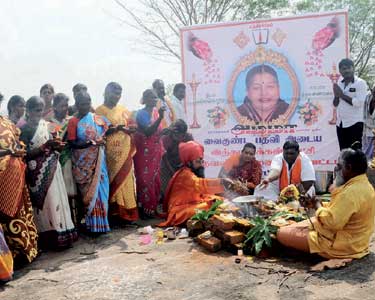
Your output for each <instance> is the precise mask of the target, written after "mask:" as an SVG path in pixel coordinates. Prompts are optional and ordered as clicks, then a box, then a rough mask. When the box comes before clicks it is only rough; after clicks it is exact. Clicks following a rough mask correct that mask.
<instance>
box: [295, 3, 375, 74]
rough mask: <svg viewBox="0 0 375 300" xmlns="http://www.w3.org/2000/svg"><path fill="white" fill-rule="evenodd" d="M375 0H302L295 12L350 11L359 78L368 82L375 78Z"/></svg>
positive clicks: (352, 41) (352, 40) (354, 56)
mask: <svg viewBox="0 0 375 300" xmlns="http://www.w3.org/2000/svg"><path fill="white" fill-rule="evenodd" d="M374 7H375V0H355V1H352V0H301V1H299V2H297V3H295V5H294V7H293V9H292V10H293V12H295V13H306V12H322V11H329V10H338V9H345V8H347V9H348V10H349V39H350V40H349V45H350V56H351V58H352V59H353V61H354V63H355V67H356V71H357V73H358V75H359V76H361V77H362V78H364V79H366V80H371V79H374V77H375V72H374V68H375V10H374Z"/></svg>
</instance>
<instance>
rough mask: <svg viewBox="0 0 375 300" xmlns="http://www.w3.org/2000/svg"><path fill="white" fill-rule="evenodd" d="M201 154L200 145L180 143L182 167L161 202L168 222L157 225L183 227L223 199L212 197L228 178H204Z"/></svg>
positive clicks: (192, 142) (201, 147)
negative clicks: (195, 216)
mask: <svg viewBox="0 0 375 300" xmlns="http://www.w3.org/2000/svg"><path fill="white" fill-rule="evenodd" d="M203 152H204V148H203V146H202V145H200V144H199V143H197V142H195V141H190V142H187V143H180V145H179V155H180V159H181V162H182V163H183V165H184V166H183V167H182V168H181V169H180V170H179V171H177V172H176V173H175V175H174V176H173V177H172V179H171V180H170V182H169V184H168V188H167V191H166V195H165V200H164V201H165V202H164V206H165V208H167V209H168V219H167V221H165V222H163V223H161V224H159V226H175V225H180V224H183V223H185V222H186V221H187V220H188V219H190V218H191V217H192V216H193V215H194V214H195V210H196V209H202V210H207V209H209V208H210V207H211V204H212V202H213V201H214V200H217V199H222V198H221V197H219V196H216V195H215V194H220V193H223V192H224V186H223V183H224V182H226V181H227V179H225V178H222V179H206V178H204V167H203V159H202V158H203Z"/></svg>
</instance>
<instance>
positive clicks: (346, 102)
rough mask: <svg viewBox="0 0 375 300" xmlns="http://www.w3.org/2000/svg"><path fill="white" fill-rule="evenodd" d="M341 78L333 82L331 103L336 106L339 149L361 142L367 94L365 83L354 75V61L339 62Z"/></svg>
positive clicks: (344, 60) (346, 59) (345, 59)
mask: <svg viewBox="0 0 375 300" xmlns="http://www.w3.org/2000/svg"><path fill="white" fill-rule="evenodd" d="M339 71H340V74H341V76H342V77H343V79H342V80H341V81H339V82H338V83H334V84H333V94H334V96H335V97H334V99H333V105H334V106H335V107H336V108H337V121H336V132H337V138H338V140H339V146H340V150H342V149H345V148H350V146H351V145H352V144H353V143H354V142H356V141H358V142H360V143H361V142H362V134H363V109H364V104H365V100H366V95H367V90H368V88H367V83H366V82H365V81H364V80H363V79H361V78H359V77H356V76H354V63H353V61H352V60H350V59H348V58H344V59H342V60H341V61H340V63H339Z"/></svg>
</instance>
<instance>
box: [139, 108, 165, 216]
mask: <svg viewBox="0 0 375 300" xmlns="http://www.w3.org/2000/svg"><path fill="white" fill-rule="evenodd" d="M158 117H159V114H158V112H157V110H156V109H154V111H153V112H152V115H150V114H149V113H148V112H147V111H146V110H144V109H141V110H140V111H138V113H137V118H136V119H137V124H138V126H141V127H146V126H149V125H151V124H152V123H154V122H155V121H156V119H157V118H158ZM160 133H161V127H160V126H159V128H158V130H157V131H156V132H155V133H154V134H152V135H151V136H146V135H145V134H144V133H142V132H140V131H138V132H137V133H136V134H135V135H134V142H135V145H136V149H137V153H136V154H135V156H134V169H135V177H136V182H137V200H138V206H139V207H140V208H141V209H143V212H144V213H145V214H147V215H149V216H152V215H154V214H155V212H156V207H157V205H158V203H159V198H160V188H161V182H160V162H161V157H162V154H163V146H162V143H161V140H160Z"/></svg>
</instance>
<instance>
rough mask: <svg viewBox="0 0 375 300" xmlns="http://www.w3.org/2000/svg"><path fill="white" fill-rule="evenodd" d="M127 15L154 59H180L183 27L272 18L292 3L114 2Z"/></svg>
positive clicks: (285, 0)
mask: <svg viewBox="0 0 375 300" xmlns="http://www.w3.org/2000/svg"><path fill="white" fill-rule="evenodd" d="M114 1H115V2H116V3H117V5H118V6H119V7H120V8H121V10H122V11H123V12H124V13H125V15H124V17H121V18H120V19H121V21H122V22H123V23H126V24H128V25H129V26H131V27H133V28H135V29H136V30H137V31H138V32H139V33H140V36H142V37H143V39H142V42H144V43H146V44H147V45H148V46H149V47H150V49H152V50H151V51H152V53H151V54H153V55H154V56H159V57H161V58H166V57H169V58H173V59H175V60H177V61H179V60H180V59H181V57H180V49H179V47H180V32H179V28H181V27H185V26H191V25H196V24H209V23H217V22H224V21H235V20H245V19H255V18H264V17H269V16H270V15H271V13H272V12H273V11H275V10H277V9H281V8H283V7H286V6H287V4H288V0H264V1H256V0H140V1H139V3H140V6H141V8H139V9H138V10H136V9H134V7H131V6H130V5H129V4H127V1H125V0H114Z"/></svg>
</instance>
